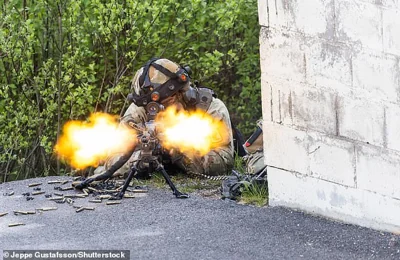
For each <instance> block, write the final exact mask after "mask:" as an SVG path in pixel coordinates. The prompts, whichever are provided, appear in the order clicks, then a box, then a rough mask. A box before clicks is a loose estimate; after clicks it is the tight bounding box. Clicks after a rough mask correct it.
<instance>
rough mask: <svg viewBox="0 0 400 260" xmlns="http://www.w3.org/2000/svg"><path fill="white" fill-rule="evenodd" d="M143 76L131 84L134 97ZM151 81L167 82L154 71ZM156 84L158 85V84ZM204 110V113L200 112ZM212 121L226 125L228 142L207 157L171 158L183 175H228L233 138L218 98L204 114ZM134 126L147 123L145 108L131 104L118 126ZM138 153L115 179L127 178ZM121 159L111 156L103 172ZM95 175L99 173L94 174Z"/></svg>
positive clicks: (177, 156)
mask: <svg viewBox="0 0 400 260" xmlns="http://www.w3.org/2000/svg"><path fill="white" fill-rule="evenodd" d="M157 63H159V64H162V65H163V66H164V67H166V68H167V69H168V70H170V71H173V70H174V69H175V66H174V64H173V63H172V65H171V63H170V62H164V60H159V61H157ZM141 73H143V69H140V70H139V71H138V72H137V73H136V75H135V77H134V78H133V80H132V90H133V91H134V92H136V93H139V92H140V87H139V86H140V84H139V77H140V75H141ZM149 73H151V81H152V82H153V81H154V82H155V83H163V82H165V81H166V80H167V78H166V77H165V75H163V74H162V73H160V72H158V71H157V70H154V69H153V70H152V71H150V72H149ZM157 80H158V81H159V82H157ZM203 110H204V109H203ZM205 113H208V114H209V115H211V116H212V117H213V118H216V119H219V120H221V121H223V122H224V123H225V125H226V126H227V127H228V129H229V138H228V140H227V141H223V142H221V143H219V144H217V147H218V148H217V149H213V150H211V151H210V152H209V153H208V154H206V155H205V156H202V157H200V156H199V157H194V158H190V159H189V158H187V157H186V156H184V155H182V154H178V155H176V156H172V163H173V164H175V165H176V166H178V167H179V168H181V169H182V170H184V171H186V172H193V173H200V174H205V175H225V174H229V172H230V171H231V169H232V167H233V162H234V159H233V154H234V148H233V137H232V129H231V121H230V117H229V112H228V109H227V108H226V106H225V104H224V103H223V102H222V101H221V100H220V99H218V98H214V97H212V100H211V103H209V106H208V108H207V109H206V110H205ZM128 121H129V122H132V121H133V122H134V123H136V124H144V123H145V122H146V121H147V115H146V111H145V109H144V107H139V106H137V105H136V104H134V103H132V104H131V105H130V106H129V108H128V109H127V111H126V112H125V114H124V116H123V117H122V118H121V124H126V123H127V122H128ZM138 155H139V153H138V151H136V152H133V154H132V155H131V157H130V158H129V160H128V161H127V162H126V163H125V164H124V165H123V166H122V167H121V168H120V169H119V170H117V171H116V172H115V173H114V176H115V175H124V174H126V173H127V172H128V171H129V169H130V167H131V165H132V163H134V162H135V161H137V160H138ZM119 157H120V156H113V157H112V158H110V159H109V160H108V161H107V162H106V163H105V169H106V170H107V169H109V167H110V166H111V165H113V163H114V162H116V161H117V160H118V159H119ZM97 172H98V171H97Z"/></svg>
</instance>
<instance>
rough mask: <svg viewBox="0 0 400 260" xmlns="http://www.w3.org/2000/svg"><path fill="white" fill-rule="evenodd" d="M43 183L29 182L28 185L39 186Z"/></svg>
mask: <svg viewBox="0 0 400 260" xmlns="http://www.w3.org/2000/svg"><path fill="white" fill-rule="evenodd" d="M42 184H43V183H41V182H37V183H31V184H28V187H35V186H39V185H42Z"/></svg>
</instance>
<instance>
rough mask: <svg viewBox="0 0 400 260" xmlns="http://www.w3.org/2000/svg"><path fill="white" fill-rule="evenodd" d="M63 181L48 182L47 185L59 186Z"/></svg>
mask: <svg viewBox="0 0 400 260" xmlns="http://www.w3.org/2000/svg"><path fill="white" fill-rule="evenodd" d="M62 182H63V181H48V182H47V184H59V183H62Z"/></svg>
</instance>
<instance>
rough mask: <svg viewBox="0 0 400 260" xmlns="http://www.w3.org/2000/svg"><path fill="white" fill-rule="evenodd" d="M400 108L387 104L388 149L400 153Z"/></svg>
mask: <svg viewBox="0 0 400 260" xmlns="http://www.w3.org/2000/svg"><path fill="white" fill-rule="evenodd" d="M399 117H400V106H399V105H392V104H386V109H385V118H386V143H387V147H388V148H390V149H394V150H397V151H400V120H399Z"/></svg>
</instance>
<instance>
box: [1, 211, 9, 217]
mask: <svg viewBox="0 0 400 260" xmlns="http://www.w3.org/2000/svg"><path fill="white" fill-rule="evenodd" d="M7 214H8V212H4V213H0V217H4V216H5V215H7Z"/></svg>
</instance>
